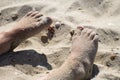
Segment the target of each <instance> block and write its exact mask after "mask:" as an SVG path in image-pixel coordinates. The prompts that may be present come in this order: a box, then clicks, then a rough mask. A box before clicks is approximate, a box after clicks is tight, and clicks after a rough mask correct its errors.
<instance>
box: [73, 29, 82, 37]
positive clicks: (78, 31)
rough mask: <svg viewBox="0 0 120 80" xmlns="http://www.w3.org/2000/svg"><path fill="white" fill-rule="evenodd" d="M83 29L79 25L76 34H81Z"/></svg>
mask: <svg viewBox="0 0 120 80" xmlns="http://www.w3.org/2000/svg"><path fill="white" fill-rule="evenodd" d="M82 30H83V28H82V27H77V29H76V30H75V34H74V35H76V36H80V34H81V31H82Z"/></svg>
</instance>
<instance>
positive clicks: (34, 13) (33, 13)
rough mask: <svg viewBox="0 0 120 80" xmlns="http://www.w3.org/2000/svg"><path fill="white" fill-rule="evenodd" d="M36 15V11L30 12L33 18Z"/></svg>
mask: <svg viewBox="0 0 120 80" xmlns="http://www.w3.org/2000/svg"><path fill="white" fill-rule="evenodd" d="M37 14H39V12H38V11H34V12H32V14H31V15H30V16H32V17H33V16H35V15H37Z"/></svg>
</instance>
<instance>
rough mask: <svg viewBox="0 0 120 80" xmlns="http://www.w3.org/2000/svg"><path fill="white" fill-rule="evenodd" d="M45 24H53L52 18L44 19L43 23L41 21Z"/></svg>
mask: <svg viewBox="0 0 120 80" xmlns="http://www.w3.org/2000/svg"><path fill="white" fill-rule="evenodd" d="M41 22H42V23H43V24H48V25H50V24H52V19H51V18H50V17H43V18H42V21H41Z"/></svg>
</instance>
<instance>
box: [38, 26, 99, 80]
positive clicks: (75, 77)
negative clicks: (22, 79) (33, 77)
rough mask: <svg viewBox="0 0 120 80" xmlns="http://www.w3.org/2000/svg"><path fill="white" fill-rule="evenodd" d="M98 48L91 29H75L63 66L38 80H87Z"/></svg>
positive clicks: (95, 37) (96, 36) (96, 38)
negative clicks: (68, 53) (69, 51)
mask: <svg viewBox="0 0 120 80" xmlns="http://www.w3.org/2000/svg"><path fill="white" fill-rule="evenodd" d="M97 48H98V35H96V32H94V31H93V30H91V29H88V28H85V29H83V30H82V31H81V30H80V29H77V31H76V34H75V35H74V36H73V39H72V49H71V54H70V55H69V56H68V59H67V60H66V61H65V62H64V64H63V65H62V66H61V67H60V68H58V69H56V70H53V71H51V72H50V73H49V74H48V75H47V76H45V77H43V78H42V79H38V80H87V79H90V78H91V70H92V66H93V62H94V59H95V56H96V52H97Z"/></svg>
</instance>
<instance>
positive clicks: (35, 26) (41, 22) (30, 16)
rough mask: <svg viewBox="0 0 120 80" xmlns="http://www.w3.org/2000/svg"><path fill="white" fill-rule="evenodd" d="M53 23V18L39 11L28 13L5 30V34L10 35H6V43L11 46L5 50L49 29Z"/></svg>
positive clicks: (10, 49) (9, 49) (11, 48)
mask: <svg viewBox="0 0 120 80" xmlns="http://www.w3.org/2000/svg"><path fill="white" fill-rule="evenodd" d="M51 23H52V20H51V18H49V17H44V16H43V15H42V14H41V13H39V12H38V11H31V12H29V13H27V14H26V15H25V16H24V17H23V18H22V19H21V20H19V21H18V22H17V23H16V25H15V26H14V27H13V28H12V29H10V30H8V31H6V32H5V36H8V37H4V39H5V40H6V42H4V43H6V44H7V45H6V46H10V47H8V48H7V49H6V50H5V51H3V52H8V51H12V50H13V49H15V48H16V47H17V46H18V45H19V44H20V43H21V42H22V41H24V40H25V39H27V38H29V37H31V36H33V35H35V34H37V33H39V32H41V31H42V30H45V29H46V30H47V29H48V28H49V27H50V25H51ZM5 40H4V41H5Z"/></svg>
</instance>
